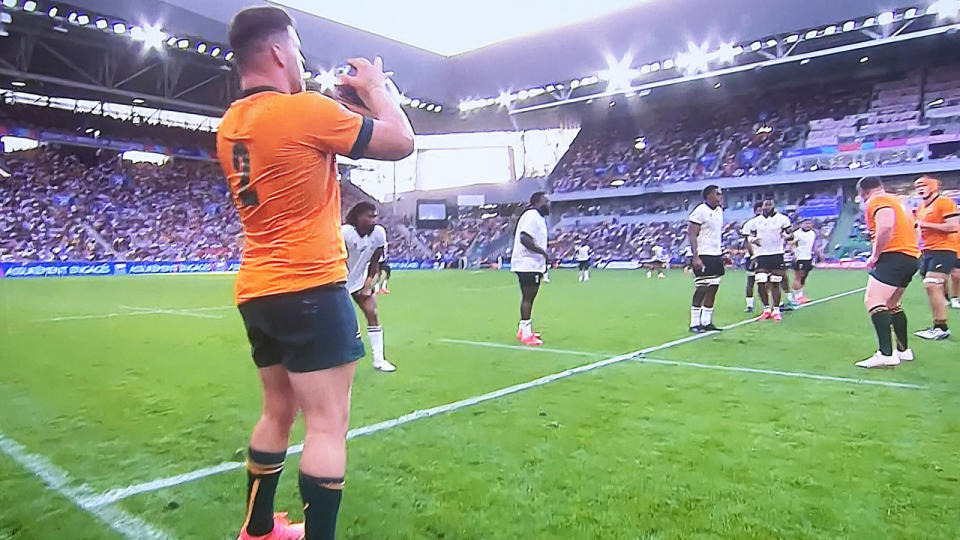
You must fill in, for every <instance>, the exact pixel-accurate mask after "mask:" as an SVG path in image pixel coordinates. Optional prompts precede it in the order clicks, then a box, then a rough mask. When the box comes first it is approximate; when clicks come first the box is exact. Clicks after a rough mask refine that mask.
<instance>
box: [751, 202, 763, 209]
mask: <svg viewBox="0 0 960 540" xmlns="http://www.w3.org/2000/svg"><path fill="white" fill-rule="evenodd" d="M761 208H763V201H757V202H755V203H753V210H754V211H757V210H759V209H761Z"/></svg>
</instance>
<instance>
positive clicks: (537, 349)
mask: <svg viewBox="0 0 960 540" xmlns="http://www.w3.org/2000/svg"><path fill="white" fill-rule="evenodd" d="M439 341H440V342H442V343H457V344H460V345H476V346H478V347H494V348H497V349H520V350H524V351H531V352H546V353H558V354H573V355H578V356H604V355H605V354H606V353H597V352H584V351H570V350H567V349H550V348H547V347H526V346H523V345H507V344H505V343H490V342H486V341H470V340H466V339H441V340H439Z"/></svg>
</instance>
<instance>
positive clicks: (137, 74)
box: [113, 62, 161, 88]
mask: <svg viewBox="0 0 960 540" xmlns="http://www.w3.org/2000/svg"><path fill="white" fill-rule="evenodd" d="M160 65H161V64H160V62H154V63H152V64H150V65H148V66H146V67H144V68H141V69H139V70H137V71H136V72H135V73H133V74H132V75H130V76H128V77H127V78H125V79H121V80H120V81H117V82H115V83H114V84H113V87H114V88H121V87H123V85H125V84H127V83H130V82H133V81H134V80H136V79H138V78H139V77H140V76H141V75H145V74H146V73H149V72H150V71H151V70H153V69H155V68H158V67H160Z"/></svg>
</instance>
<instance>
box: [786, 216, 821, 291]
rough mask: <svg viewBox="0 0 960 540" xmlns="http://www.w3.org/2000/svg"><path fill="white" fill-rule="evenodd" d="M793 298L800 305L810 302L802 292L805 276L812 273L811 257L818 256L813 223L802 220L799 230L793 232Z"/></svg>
mask: <svg viewBox="0 0 960 540" xmlns="http://www.w3.org/2000/svg"><path fill="white" fill-rule="evenodd" d="M793 242H794V250H793V297H794V299H795V300H796V301H797V302H798V303H800V304H806V303H807V302H809V301H810V299H809V298H807V294H806V293H805V292H804V290H803V286H804V285H806V283H807V276H809V275H810V272H811V271H813V257H814V255H815V254H816V255H817V256H818V257H819V256H820V251H819V250H820V249H821V248H819V247H818V246H817V231H815V230H813V221H811V220H809V219H805V220H803V223H801V224H800V228H799V229H797V230H796V231H793Z"/></svg>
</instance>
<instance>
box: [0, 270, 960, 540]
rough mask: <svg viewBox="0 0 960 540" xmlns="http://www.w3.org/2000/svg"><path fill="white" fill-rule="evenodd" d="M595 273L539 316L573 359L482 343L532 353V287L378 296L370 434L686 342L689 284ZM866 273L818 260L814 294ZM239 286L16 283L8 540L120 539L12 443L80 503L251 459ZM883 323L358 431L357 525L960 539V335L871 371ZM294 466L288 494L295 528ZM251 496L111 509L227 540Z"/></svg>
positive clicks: (366, 377) (404, 280)
mask: <svg viewBox="0 0 960 540" xmlns="http://www.w3.org/2000/svg"><path fill="white" fill-rule="evenodd" d="M592 277H593V280H592V281H590V282H589V283H578V282H577V276H576V272H575V271H557V272H554V273H552V279H553V282H552V283H550V284H546V285H544V286H543V288H542V289H541V294H540V298H539V299H538V300H537V303H536V306H535V309H534V326H535V328H536V329H537V330H538V331H540V332H542V333H543V338H544V340H545V342H546V344H545V347H547V348H550V349H555V350H554V351H532V350H517V349H513V348H496V347H493V346H487V345H480V344H502V345H509V346H514V345H516V342H515V340H514V335H515V334H516V324H517V304H518V301H519V292H518V289H517V285H516V278H515V277H514V276H513V275H512V274H510V273H508V272H494V271H485V272H455V271H446V272H407V273H404V272H397V273H396V274H395V275H394V279H393V280H392V281H391V288H392V290H393V293H392V294H390V295H389V296H386V297H380V299H379V303H380V309H381V314H382V320H383V325H384V329H385V337H386V343H387V356H388V358H389V359H390V360H391V361H392V362H394V363H396V364H397V365H398V366H399V371H398V372H397V373H395V374H392V375H390V374H382V373H377V372H374V371H373V370H372V368H371V367H370V361H369V357H368V358H366V359H364V360H362V361H361V364H360V367H359V369H358V372H357V378H356V382H355V386H354V391H353V414H352V418H351V427H353V428H358V427H362V426H367V425H370V424H374V423H377V422H380V421H384V420H389V419H393V418H396V417H399V416H401V415H404V414H406V413H409V412H411V411H414V410H418V409H426V408H430V407H434V406H438V405H443V404H447V403H451V402H456V401H458V400H463V399H465V398H470V397H473V396H477V395H481V394H484V393H487V392H491V391H494V390H498V389H501V388H505V387H509V386H511V385H515V384H517V383H523V382H526V381H530V380H533V379H536V378H538V377H542V376H545V375H549V374H553V373H558V372H562V371H564V370H566V369H569V368H573V367H576V366H581V365H584V364H590V363H592V362H596V361H600V360H603V359H606V358H610V357H614V356H617V355H621V354H623V353H628V352H632V351H636V350H639V349H643V348H646V347H651V346H655V345H659V344H663V343H666V342H670V341H672V340H676V339H680V338H684V337H686V336H688V335H689V334H688V332H687V323H688V318H689V296H690V293H691V291H692V285H691V279H690V278H689V277H688V276H685V275H683V274H682V273H680V272H671V273H670V274H669V276H668V278H667V279H665V280H656V279H653V280H648V279H646V277H645V274H644V273H642V272H617V271H606V272H603V271H594V272H593V276H592ZM743 280H744V276H743V274H742V273H740V272H731V273H730V274H729V275H728V276H727V278H726V279H725V281H724V283H723V286H722V287H721V290H720V295H719V299H718V306H717V313H716V315H715V319H716V321H717V323H718V324H730V323H735V322H737V321H740V320H742V319H744V318H746V317H747V315H745V314H744V313H743V298H742V297H743ZM864 282H865V275H864V274H863V273H860V272H852V271H851V272H839V271H838V272H826V271H818V272H814V273H813V274H812V276H811V278H810V282H809V284H808V287H807V290H808V295H809V296H810V297H811V298H813V299H817V298H824V297H827V296H830V295H834V294H837V293H842V292H845V291H850V290H854V289H857V288H859V287H862V286H863V284H864ZM232 285H233V278H232V277H231V276H172V277H166V276H164V277H127V278H77V279H60V280H48V279H44V280H5V281H0V434H2V438H3V441H0V442H4V441H6V442H5V443H4V444H5V445H6V446H4V448H6V449H7V450H8V451H6V452H3V453H0V540H12V539H16V540H27V539H29V540H41V539H99V538H111V539H119V538H123V536H122V535H121V534H119V533H118V532H116V531H114V530H111V528H110V527H109V526H108V525H107V524H105V523H104V522H103V520H102V519H97V518H96V517H95V516H94V515H92V514H91V513H90V512H88V511H84V510H82V509H80V508H78V506H77V505H75V504H74V503H73V502H71V500H70V499H69V498H68V497H66V496H64V489H59V490H58V489H51V487H50V483H51V480H50V479H49V478H46V481H44V479H42V478H39V477H37V476H36V475H35V474H34V472H31V470H30V467H29V466H27V467H25V466H24V464H23V463H22V458H23V456H20V458H21V459H20V461H18V460H17V459H16V456H13V455H11V452H10V451H9V449H10V444H11V441H15V442H16V443H17V444H19V445H22V446H21V448H23V449H25V451H28V452H29V453H31V454H33V455H36V456H42V457H43V458H44V459H45V460H47V462H49V463H50V464H52V466H55V467H56V468H58V470H60V471H62V472H65V473H66V474H67V475H69V477H68V478H67V479H66V480H65V482H66V484H65V485H67V486H68V487H69V488H70V489H73V488H78V487H79V486H85V487H84V488H83V489H84V490H85V491H84V492H85V493H103V492H106V491H107V490H110V489H112V488H122V487H125V486H129V485H133V484H139V483H142V482H148V481H151V480H154V479H157V478H163V477H168V476H171V475H178V474H181V473H186V472H189V471H192V470H195V469H201V468H205V467H209V466H213V465H217V464H219V463H222V462H234V461H238V460H240V459H242V458H243V455H242V452H243V450H244V449H245V448H246V444H247V437H248V435H249V432H250V429H251V428H252V426H253V424H254V422H255V420H256V418H257V416H258V412H259V405H260V404H259V397H258V383H257V379H256V373H255V368H254V367H253V364H252V362H251V361H250V359H249V351H248V347H247V344H246V342H245V337H244V335H243V332H242V324H241V321H240V318H239V315H238V314H237V312H236V310H235V309H232V308H231V307H230V306H231V302H232ZM905 307H906V310H907V313H908V315H909V317H910V329H911V331H914V330H917V329H920V328H924V327H927V326H929V324H930V314H929V309H928V307H927V304H926V299H925V296H924V293H923V290H922V287H921V285H920V283H919V280H915V281H914V283H913V284H912V285H911V287H910V290H909V292H908V295H907V297H906V300H905ZM958 313H960V312H957V311H953V312H951V319H952V323H953V324H954V326H956V327H958V328H960V316H958ZM55 319H56V320H55ZM872 332H873V331H872V327H871V326H870V323H869V319H868V318H867V316H866V315H865V313H864V308H863V305H862V294H860V293H855V294H851V295H848V296H843V297H839V298H836V299H834V300H831V301H829V302H824V303H821V304H818V305H815V306H809V307H808V308H804V309H802V310H800V311H797V312H795V313H790V314H787V316H786V317H785V320H784V322H783V323H782V324H776V323H772V322H764V323H754V324H747V325H743V326H740V327H737V328H734V329H730V330H727V331H725V332H723V333H722V334H720V335H711V336H707V337H704V338H702V339H697V340H693V341H690V342H687V343H683V344H679V345H676V346H673V347H670V348H666V349H663V350H659V351H656V352H652V353H650V354H649V355H648V356H649V357H650V358H652V359H656V360H666V361H676V362H683V363H690V362H693V363H697V364H700V365H699V366H690V365H686V364H683V365H673V364H664V363H659V364H658V363H644V362H639V361H635V360H626V361H623V362H619V363H616V364H613V365H609V366H604V367H601V368H598V369H596V370H592V371H588V372H584V373H579V374H576V375H573V376H570V377H566V378H562V379H559V380H555V381H551V382H549V383H547V384H543V385H541V386H537V387H533V388H530V389H527V390H524V391H522V392H518V393H514V394H510V395H506V396H503V397H499V398H496V399H491V400H488V401H485V402H483V403H479V404H476V405H473V406H469V407H463V408H461V409H459V410H455V411H452V412H448V413H445V414H439V415H436V416H433V417H430V418H425V419H420V420H417V421H413V422H410V423H406V424H403V425H400V426H398V427H395V428H392V429H387V430H384V431H380V432H378V433H374V434H370V435H368V436H364V437H358V438H355V439H352V440H351V441H350V442H349V464H348V472H347V489H346V491H345V495H344V502H343V507H342V510H341V514H340V524H339V529H338V532H339V537H341V538H370V539H386V538H397V539H407V538H414V539H421V538H422V539H428V538H448V539H492V538H508V539H514V538H557V539H570V538H585V539H586V538H625V539H626V538H651V539H654V538H656V539H661V538H662V539H672V538H810V539H821V538H851V539H866V538H870V539H875V538H917V539H921V538H922V539H928V538H944V539H955V538H960V503H958V501H960V346H958V345H957V339H958V338H956V337H954V338H953V340H951V341H945V342H937V343H928V342H921V341H920V340H919V339H915V340H913V341H912V343H911V345H912V346H913V348H914V351H915V352H916V355H917V361H916V362H914V363H912V364H904V365H901V366H900V367H898V368H895V369H888V370H879V371H865V370H859V369H858V368H856V367H854V366H853V363H854V362H855V361H858V360H861V359H863V358H865V357H866V356H868V355H869V354H871V353H872V352H873V351H874V349H875V338H874V337H873V335H872ZM446 340H465V341H472V342H477V343H480V344H467V343H455V342H450V341H446ZM710 366H729V367H735V368H755V369H757V370H767V371H779V372H794V373H803V374H809V375H817V376H828V377H836V378H838V380H826V379H815V378H804V377H793V376H788V375H786V374H773V373H768V372H763V371H756V372H751V371H745V370H739V371H730V370H720V369H712V368H710ZM860 380H862V381H875V382H883V383H907V384H911V385H916V386H918V387H919V388H908V387H896V386H883V385H869V384H861V383H859V382H858V381H860ZM301 435H302V428H300V427H299V426H298V428H297V429H296V430H295V435H294V440H293V441H292V442H293V443H296V442H299V438H300V436H301ZM296 465H297V457H296V456H292V457H290V458H289V459H288V465H287V473H285V475H284V477H283V478H282V479H281V487H280V490H279V493H278V497H277V502H278V510H289V511H290V512H291V514H292V516H294V517H299V516H300V515H301V514H302V512H301V511H300V510H299V506H300V502H299V495H298V494H297V490H296V476H295V471H296ZM243 486H245V477H244V473H243V471H242V470H233V471H230V472H225V473H222V474H218V475H213V476H209V477H206V478H203V479H200V480H196V481H194V482H189V483H185V484H182V485H177V486H175V487H169V488H166V489H161V490H157V491H152V492H148V493H143V494H139V495H136V496H132V497H129V498H125V499H123V500H121V501H119V502H117V503H116V504H115V506H114V508H116V509H118V510H120V511H122V512H125V513H126V515H129V516H134V517H136V518H139V519H141V520H143V521H145V522H147V523H149V524H151V525H152V526H153V527H155V528H156V529H158V530H161V531H164V532H165V533H166V535H167V538H173V539H178V540H185V539H204V540H206V539H230V538H235V537H236V533H237V529H238V527H239V526H240V524H241V523H242V521H243V517H244V515H243V513H244V510H245V508H244V501H243V497H244V495H243V493H242V489H243ZM62 487H63V486H61V488H62ZM128 536H129V535H128Z"/></svg>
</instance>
